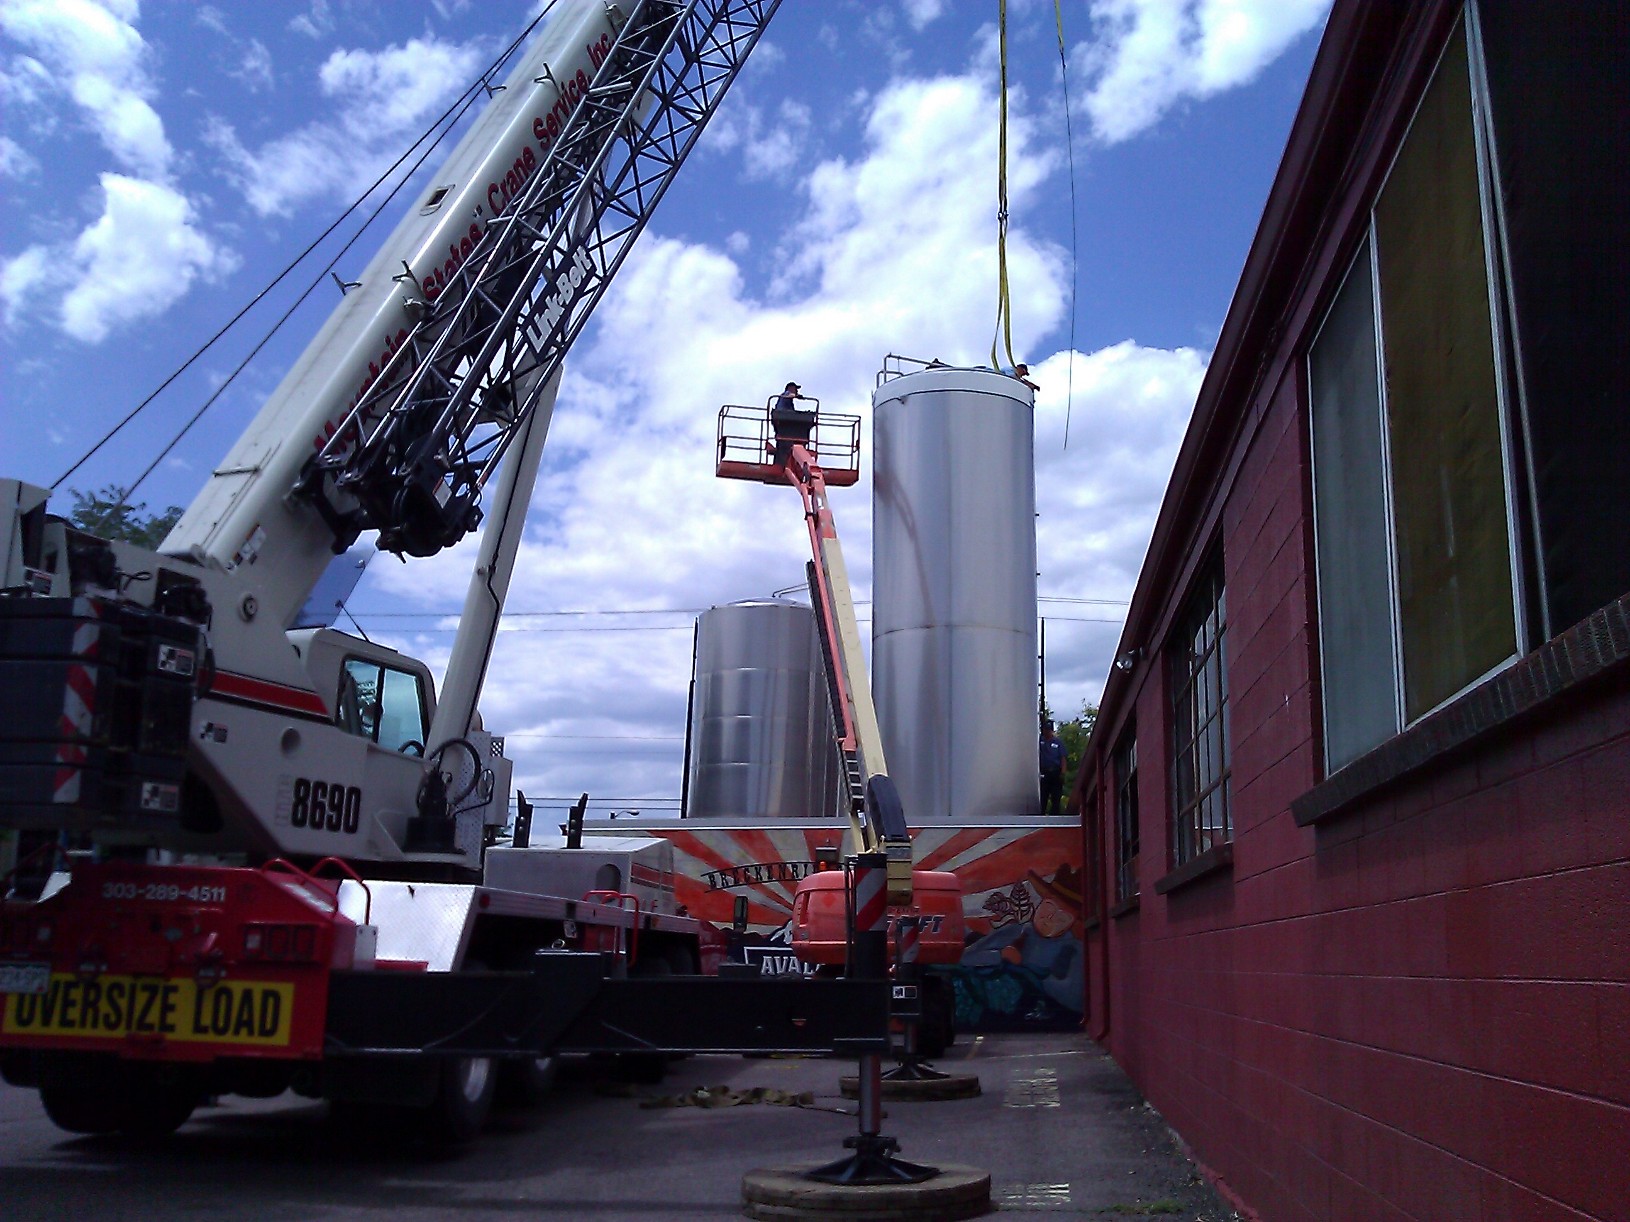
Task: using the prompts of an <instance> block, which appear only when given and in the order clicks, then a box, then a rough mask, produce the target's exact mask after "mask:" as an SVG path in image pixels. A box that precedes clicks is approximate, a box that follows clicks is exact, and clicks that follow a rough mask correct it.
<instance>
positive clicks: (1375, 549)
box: [1308, 242, 1398, 772]
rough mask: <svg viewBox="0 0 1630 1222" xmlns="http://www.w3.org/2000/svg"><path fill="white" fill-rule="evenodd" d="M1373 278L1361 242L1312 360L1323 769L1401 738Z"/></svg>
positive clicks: (1332, 769) (1367, 252) (1367, 248)
mask: <svg viewBox="0 0 1630 1222" xmlns="http://www.w3.org/2000/svg"><path fill="white" fill-rule="evenodd" d="M1378 377H1379V374H1378V371H1377V368H1376V351H1375V303H1374V279H1373V277H1372V276H1371V274H1370V246H1369V243H1368V242H1365V244H1364V246H1363V248H1362V249H1361V250H1360V251H1359V253H1358V256H1357V258H1356V259H1355V261H1354V263H1353V269H1352V271H1351V272H1349V273H1348V276H1347V282H1346V283H1345V284H1344V285H1343V286H1342V289H1341V292H1340V294H1339V295H1338V296H1337V297H1336V301H1335V304H1334V305H1333V306H1331V308H1330V314H1329V316H1328V317H1327V318H1326V319H1325V322H1324V326H1323V328H1322V329H1321V330H1320V332H1319V337H1318V340H1317V341H1316V342H1315V343H1314V345H1313V350H1312V352H1311V353H1310V354H1309V357H1308V386H1309V398H1310V400H1311V409H1312V416H1313V494H1314V503H1313V514H1314V532H1315V537H1316V539H1317V544H1318V579H1319V657H1320V662H1321V664H1322V668H1323V672H1322V673H1323V679H1324V740H1325V743H1324V745H1325V766H1326V768H1327V769H1328V770H1329V771H1330V772H1335V771H1336V770H1337V769H1339V768H1341V767H1342V766H1343V765H1345V764H1349V763H1351V762H1352V761H1353V760H1355V759H1357V758H1358V757H1359V756H1360V755H1362V754H1364V752H1366V751H1368V750H1369V749H1370V748H1372V747H1376V746H1379V745H1380V744H1381V743H1383V742H1385V741H1386V740H1387V739H1389V738H1391V737H1392V736H1393V735H1394V734H1396V733H1397V732H1398V684H1397V677H1396V673H1395V669H1394V664H1393V634H1392V577H1391V571H1390V569H1391V566H1390V563H1389V561H1388V554H1389V552H1390V549H1391V541H1390V535H1389V533H1388V530H1387V510H1386V488H1385V468H1384V466H1383V460H1382V449H1381V401H1380V383H1379V381H1378Z"/></svg>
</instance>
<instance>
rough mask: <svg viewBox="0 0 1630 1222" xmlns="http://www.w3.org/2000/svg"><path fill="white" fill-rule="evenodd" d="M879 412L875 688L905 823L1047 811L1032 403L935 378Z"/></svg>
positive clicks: (891, 383)
mask: <svg viewBox="0 0 1630 1222" xmlns="http://www.w3.org/2000/svg"><path fill="white" fill-rule="evenodd" d="M884 376H885V377H887V374H885V375H884ZM872 413H873V414H872V422H873V424H872V427H873V437H874V440H873V458H872V468H873V499H872V547H873V565H872V690H873V694H874V698H875V700H876V702H877V713H878V720H879V724H880V726H881V729H882V735H883V749H884V752H885V753H886V754H887V756H888V763H889V771H890V773H892V774H893V776H894V778H895V783H896V784H897V785H898V787H899V790H900V797H901V800H902V802H903V803H904V806H905V811H906V818H907V819H908V820H909V821H910V822H911V823H912V825H913V826H916V825H919V824H928V823H959V822H972V821H977V820H981V819H988V818H1002V817H1007V816H1012V815H1024V814H1035V813H1036V812H1038V811H1039V810H1040V809H1041V801H1040V785H1039V781H1038V776H1037V773H1038V767H1037V758H1036V744H1037V735H1038V722H1037V691H1036V679H1037V673H1036V669H1037V668H1036V512H1035V511H1036V489H1035V443H1034V432H1033V427H1032V425H1033V415H1034V397H1033V395H1032V392H1031V391H1030V389H1029V388H1028V387H1027V386H1025V385H1024V384H1023V383H1022V382H1020V381H1018V380H1017V379H1015V378H1010V377H1007V376H1005V375H1002V374H999V373H994V372H992V371H990V370H982V369H949V368H929V369H926V370H923V371H921V372H917V373H908V374H903V375H901V376H898V377H894V378H892V379H890V380H887V381H884V382H882V383H881V384H880V385H879V386H878V388H877V390H876V391H875V392H874V393H873V395H872Z"/></svg>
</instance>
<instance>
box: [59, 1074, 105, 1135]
mask: <svg viewBox="0 0 1630 1222" xmlns="http://www.w3.org/2000/svg"><path fill="white" fill-rule="evenodd" d="M40 1102H41V1103H43V1104H44V1105H45V1114H46V1115H47V1116H49V1117H50V1118H51V1123H52V1124H54V1125H56V1126H57V1128H59V1129H62V1130H63V1131H64V1132H68V1133H96V1134H100V1133H116V1132H118V1131H119V1128H120V1126H121V1124H122V1122H123V1120H124V1116H123V1111H124V1107H123V1102H124V1101H123V1100H122V1099H121V1098H119V1097H118V1096H117V1095H115V1094H110V1093H108V1092H106V1091H98V1090H94V1089H87V1088H86V1087H83V1086H69V1085H65V1084H63V1083H60V1082H47V1083H44V1084H43V1085H42V1086H41V1087H40Z"/></svg>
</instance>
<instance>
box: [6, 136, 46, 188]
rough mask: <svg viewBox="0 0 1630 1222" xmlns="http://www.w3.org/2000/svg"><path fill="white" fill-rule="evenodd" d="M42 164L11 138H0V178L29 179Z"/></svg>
mask: <svg viewBox="0 0 1630 1222" xmlns="http://www.w3.org/2000/svg"><path fill="white" fill-rule="evenodd" d="M39 168H40V163H39V162H38V161H36V160H35V159H34V158H33V156H31V155H30V154H29V152H28V150H27V149H25V148H24V147H23V146H22V145H20V144H18V143H17V142H16V141H15V140H13V139H12V138H11V137H10V136H0V178H28V177H30V176H32V175H33V174H35V173H36V172H38V170H39Z"/></svg>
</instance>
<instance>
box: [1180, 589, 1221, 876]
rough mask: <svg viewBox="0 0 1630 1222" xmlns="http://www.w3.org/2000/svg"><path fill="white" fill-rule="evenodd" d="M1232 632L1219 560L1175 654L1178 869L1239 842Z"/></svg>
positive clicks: (1183, 625) (1193, 602) (1197, 595)
mask: <svg viewBox="0 0 1630 1222" xmlns="http://www.w3.org/2000/svg"><path fill="white" fill-rule="evenodd" d="M1226 628H1227V608H1226V604H1225V601H1224V594H1223V579H1222V560H1221V558H1220V557H1218V558H1217V559H1215V560H1213V561H1212V562H1211V563H1210V564H1209V565H1208V566H1207V567H1206V568H1205V569H1203V570H1201V576H1200V579H1199V581H1198V583H1197V585H1196V589H1195V592H1194V594H1193V596H1192V597H1191V599H1190V601H1189V605H1188V608H1187V610H1186V611H1185V613H1184V615H1183V618H1182V620H1181V621H1180V622H1179V624H1178V627H1177V631H1176V634H1175V636H1174V638H1173V642H1172V646H1171V648H1170V650H1169V655H1170V659H1171V680H1172V771H1173V777H1172V797H1173V810H1172V864H1173V865H1174V866H1180V865H1182V864H1184V863H1185V862H1188V861H1192V860H1193V859H1194V858H1196V857H1198V856H1199V855H1200V854H1201V853H1204V852H1206V850H1208V849H1212V848H1216V847H1217V846H1219V845H1222V844H1226V843H1228V842H1229V841H1230V840H1232V839H1233V834H1234V832H1233V824H1232V822H1231V821H1230V818H1229V811H1228V685H1227V681H1226V678H1227V674H1226V670H1225V667H1224V659H1223V638H1224V634H1225V631H1226Z"/></svg>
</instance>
